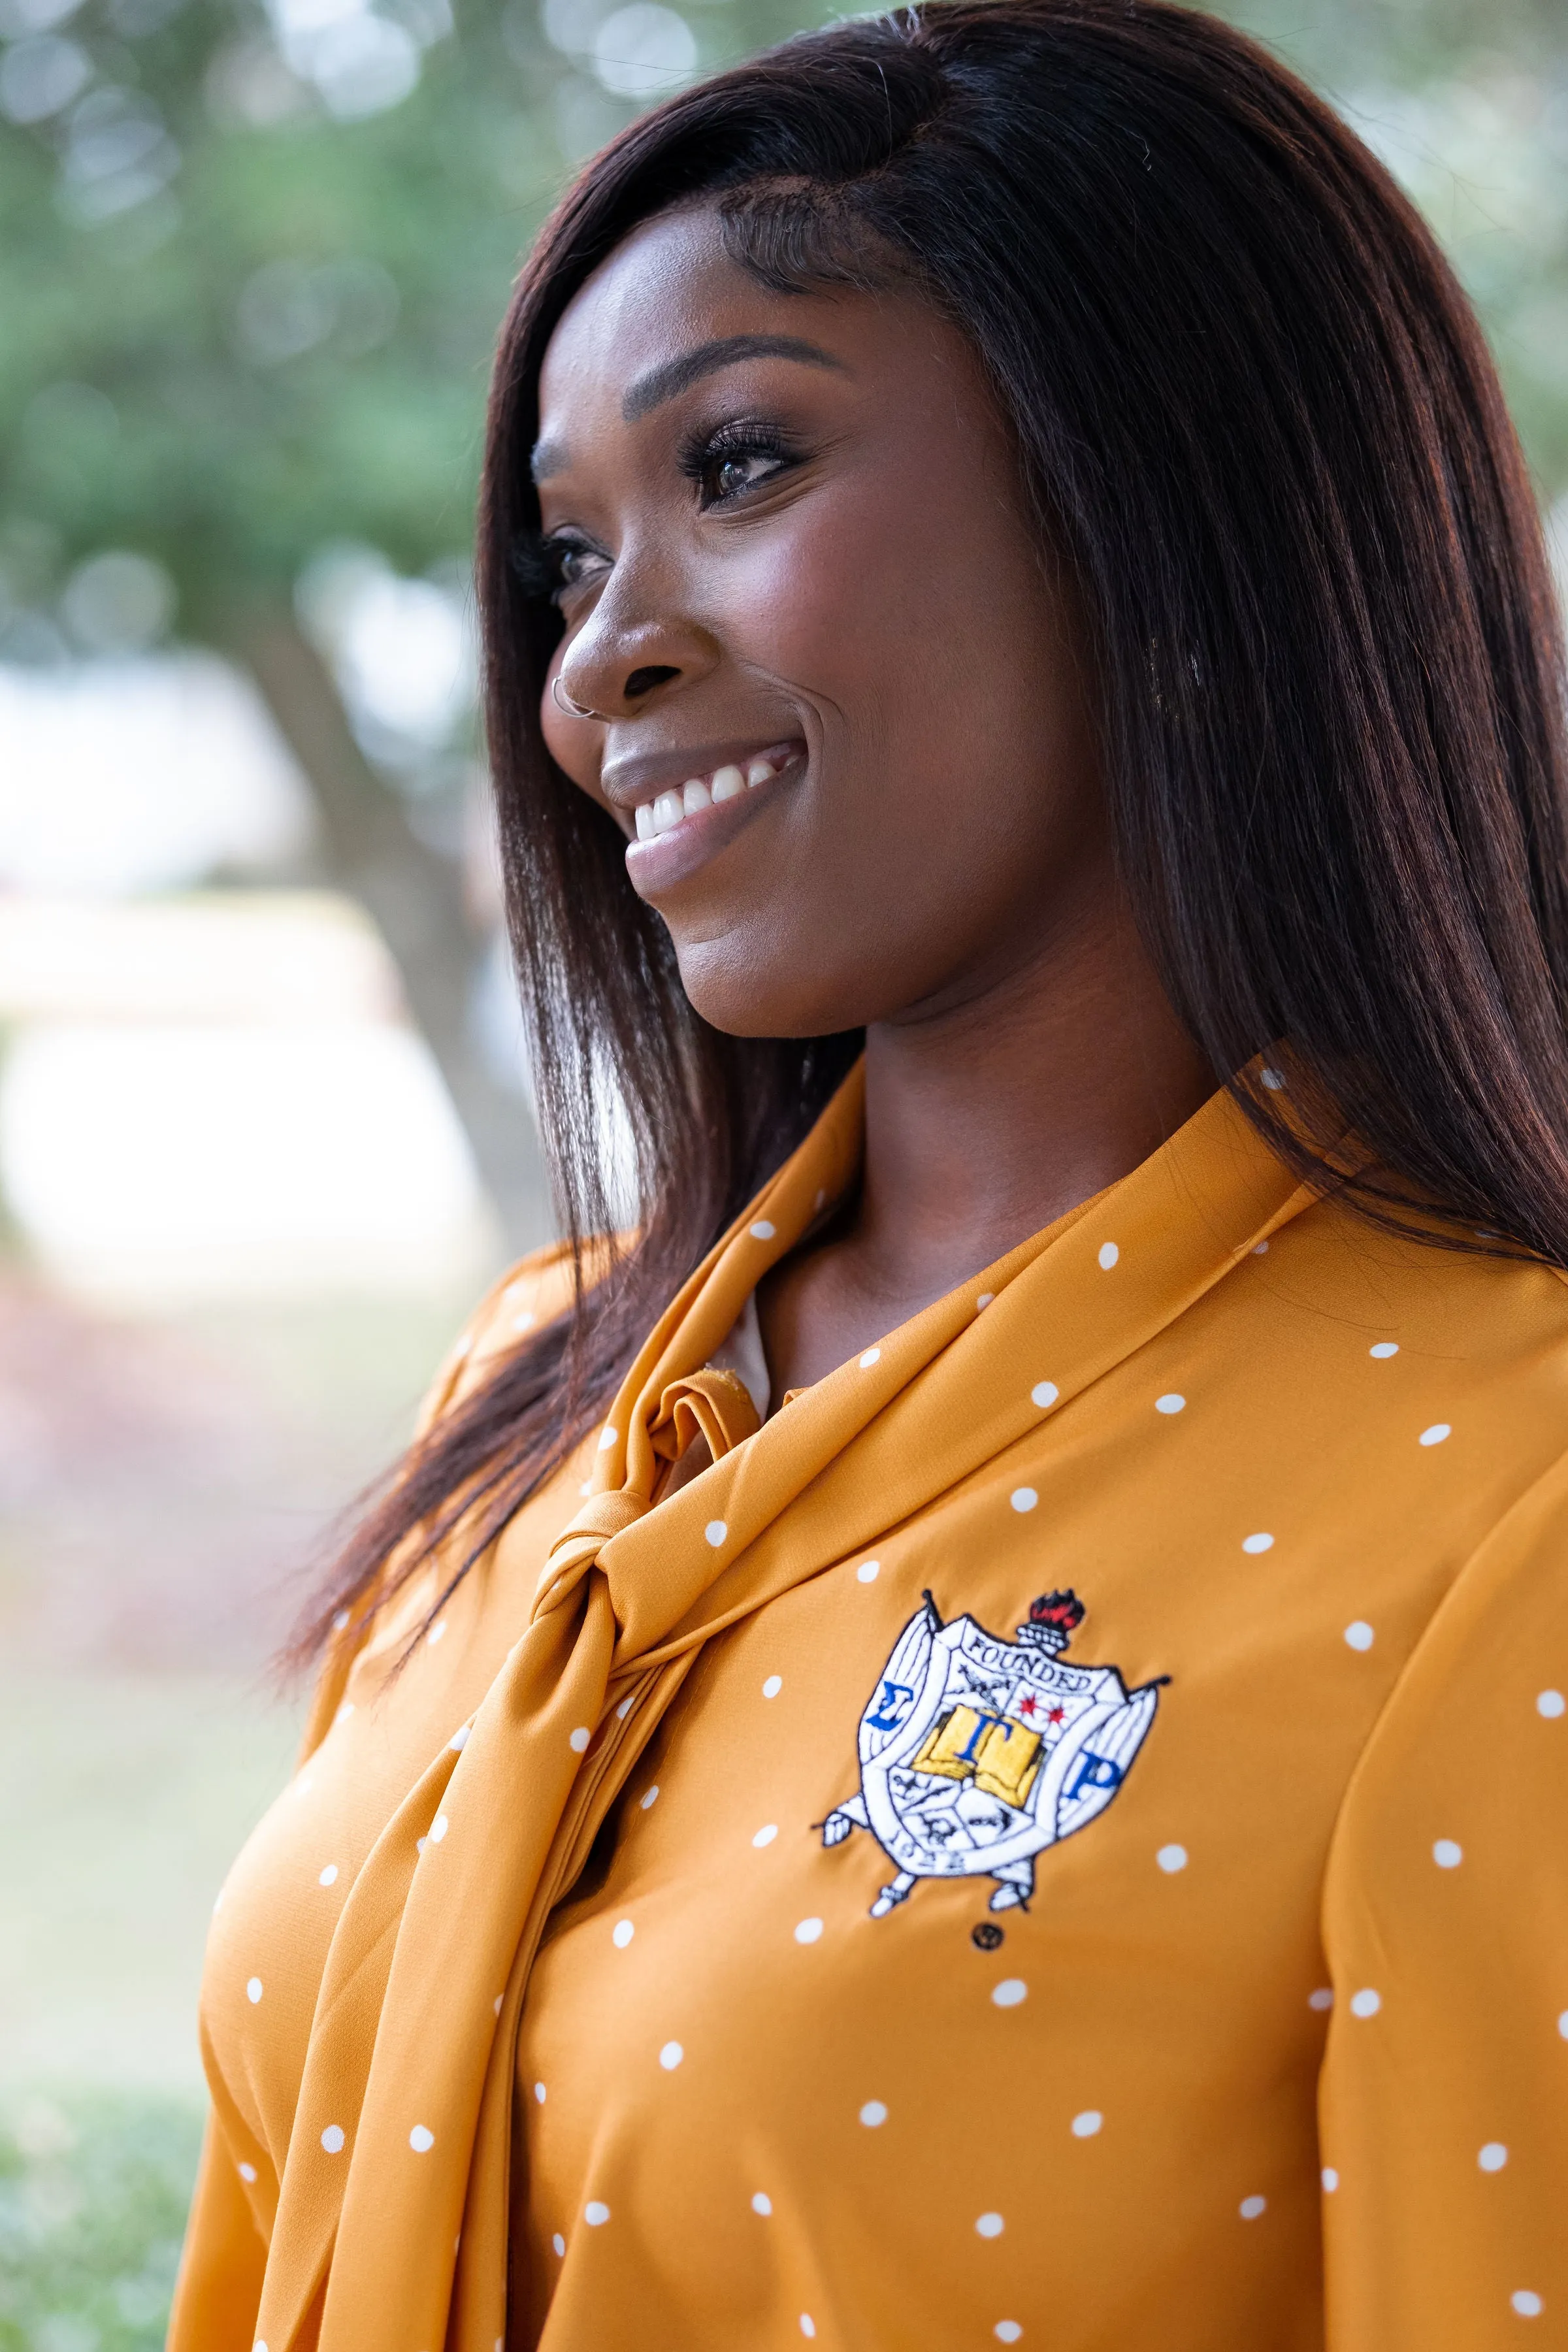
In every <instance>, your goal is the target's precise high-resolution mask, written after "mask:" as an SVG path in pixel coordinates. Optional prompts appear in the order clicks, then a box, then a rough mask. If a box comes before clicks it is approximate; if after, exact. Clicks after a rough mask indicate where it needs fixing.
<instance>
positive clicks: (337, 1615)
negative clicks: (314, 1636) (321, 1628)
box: [332, 1609, 349, 1633]
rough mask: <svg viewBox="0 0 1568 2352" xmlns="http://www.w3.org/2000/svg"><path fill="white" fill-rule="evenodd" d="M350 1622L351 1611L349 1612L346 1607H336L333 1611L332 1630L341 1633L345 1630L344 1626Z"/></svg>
mask: <svg viewBox="0 0 1568 2352" xmlns="http://www.w3.org/2000/svg"><path fill="white" fill-rule="evenodd" d="M348 1622H349V1612H348V1611H347V1610H346V1609H334V1610H333V1612H332V1631H333V1633H342V1630H343V1628H344V1626H345V1625H346V1624H347V1623H348Z"/></svg>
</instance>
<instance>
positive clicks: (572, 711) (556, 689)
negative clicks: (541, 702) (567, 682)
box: [550, 670, 610, 727]
mask: <svg viewBox="0 0 1568 2352" xmlns="http://www.w3.org/2000/svg"><path fill="white" fill-rule="evenodd" d="M550 698H551V700H552V702H553V703H554V705H555V708H556V709H557V710H563V711H564V712H565V713H566V716H567V718H568V719H599V720H600V721H601V722H602V723H603V725H605V727H607V726H608V725H609V723H610V720H609V714H608V712H607V711H604V710H590V709H588V707H587V705H586V703H583V702H574V700H573V699H572V696H571V694H570V692H569V691H568V689H567V688H565V687H564V686H563V685H562V683H561V673H560V671H559V670H557V672H556V674H555V676H554V677H552V679H551V681H550Z"/></svg>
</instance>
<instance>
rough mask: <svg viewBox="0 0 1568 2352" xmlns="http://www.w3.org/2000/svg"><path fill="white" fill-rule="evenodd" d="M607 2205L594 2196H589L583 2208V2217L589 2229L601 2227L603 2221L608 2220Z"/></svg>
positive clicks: (603, 2223)
mask: <svg viewBox="0 0 1568 2352" xmlns="http://www.w3.org/2000/svg"><path fill="white" fill-rule="evenodd" d="M609 2218H610V2209H609V2207H608V2206H607V2205H602V2204H601V2203H600V2201H599V2200H598V2199H597V2198H596V2197H590V2198H589V2200H588V2202H587V2203H586V2205H584V2208H583V2219H584V2221H586V2223H587V2224H588V2227H589V2229H590V2230H600V2229H603V2227H604V2225H605V2222H606V2221H608V2220H609Z"/></svg>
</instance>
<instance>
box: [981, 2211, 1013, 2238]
mask: <svg viewBox="0 0 1568 2352" xmlns="http://www.w3.org/2000/svg"><path fill="white" fill-rule="evenodd" d="M974 2226H975V2229H976V2230H977V2231H979V2233H980V2235H981V2237H983V2238H999V2237H1000V2236H1001V2235H1002V2232H1003V2231H1004V2230H1005V2228H1006V2226H1007V2225H1006V2223H1005V2221H1003V2219H1002V2216H1001V2214H1000V2213H982V2215H981V2216H980V2219H979V2221H976V2223H975V2224H974Z"/></svg>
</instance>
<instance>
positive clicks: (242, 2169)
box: [238, 2164, 256, 2180]
mask: <svg viewBox="0 0 1568 2352" xmlns="http://www.w3.org/2000/svg"><path fill="white" fill-rule="evenodd" d="M238 2171H239V2177H240V2179H242V2180H254V2179H255V2178H256V2167H255V2165H254V2164H242V2165H240V2166H239V2167H238Z"/></svg>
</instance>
